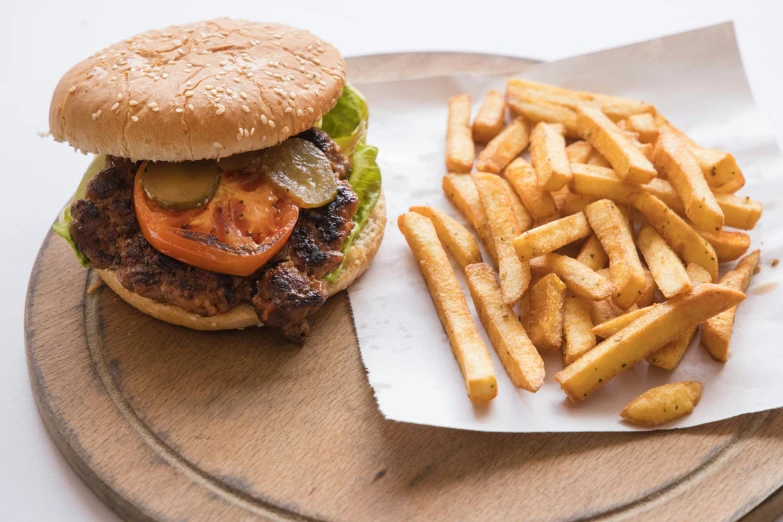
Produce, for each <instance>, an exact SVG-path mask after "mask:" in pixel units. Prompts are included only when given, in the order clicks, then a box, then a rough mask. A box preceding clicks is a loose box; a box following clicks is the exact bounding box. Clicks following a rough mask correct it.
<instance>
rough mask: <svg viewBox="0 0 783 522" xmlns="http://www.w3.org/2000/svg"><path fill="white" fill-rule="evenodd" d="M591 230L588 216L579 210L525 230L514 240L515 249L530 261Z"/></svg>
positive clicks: (519, 254) (523, 259)
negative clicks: (576, 212)
mask: <svg viewBox="0 0 783 522" xmlns="http://www.w3.org/2000/svg"><path fill="white" fill-rule="evenodd" d="M590 232H591V230H590V225H588V223H587V218H586V217H585V215H584V213H582V212H579V213H578V214H573V215H571V216H568V217H564V218H560V219H557V220H555V221H551V222H549V223H547V224H545V225H541V226H540V227H536V228H532V229H530V230H528V231H527V232H523V233H522V234H521V235H520V236H519V237H518V238H516V239H515V240H514V249H515V250H516V252H517V255H518V256H519V258H520V259H521V260H522V261H530V260H531V259H533V258H534V257H538V256H540V255H543V254H548V253H549V252H553V251H555V250H557V249H558V248H561V247H564V246H566V245H567V244H569V243H573V242H574V241H576V240H577V239H582V238H583V237H587V236H588V235H589V234H590Z"/></svg>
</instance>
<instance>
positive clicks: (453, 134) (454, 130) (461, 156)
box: [446, 95, 476, 172]
mask: <svg viewBox="0 0 783 522" xmlns="http://www.w3.org/2000/svg"><path fill="white" fill-rule="evenodd" d="M475 158H476V147H475V145H473V137H472V136H471V133H470V96H467V95H461V96H452V97H451V98H449V120H448V125H447V127H446V168H447V169H448V170H450V171H452V172H470V169H472V168H473V160H474V159H475Z"/></svg>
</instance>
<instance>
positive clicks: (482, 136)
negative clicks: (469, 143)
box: [473, 91, 506, 143]
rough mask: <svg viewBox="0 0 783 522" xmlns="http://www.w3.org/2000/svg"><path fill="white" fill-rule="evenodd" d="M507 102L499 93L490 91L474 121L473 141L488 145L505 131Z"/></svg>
mask: <svg viewBox="0 0 783 522" xmlns="http://www.w3.org/2000/svg"><path fill="white" fill-rule="evenodd" d="M505 120H506V102H505V100H504V99H503V95H502V94H501V93H499V92H498V91H489V92H488V93H487V97H486V98H484V102H483V103H482V104H481V108H480V109H479V111H478V114H476V118H475V119H474V120H473V141H475V142H476V143H488V142H489V141H490V140H491V139H492V138H494V137H495V136H497V135H498V134H499V133H500V131H501V130H503V124H504V123H505Z"/></svg>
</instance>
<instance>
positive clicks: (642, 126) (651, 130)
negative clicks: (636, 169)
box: [625, 113, 658, 144]
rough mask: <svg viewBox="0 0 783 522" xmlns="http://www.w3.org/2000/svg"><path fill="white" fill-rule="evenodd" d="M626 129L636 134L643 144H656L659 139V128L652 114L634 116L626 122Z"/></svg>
mask: <svg viewBox="0 0 783 522" xmlns="http://www.w3.org/2000/svg"><path fill="white" fill-rule="evenodd" d="M625 124H626V128H627V129H628V130H630V131H633V132H635V133H636V135H637V136H638V137H639V141H641V142H642V143H653V144H654V143H655V140H657V139H658V126H657V125H656V124H655V118H653V116H652V114H650V113H644V114H634V115H633V116H631V117H629V118H628V119H627V120H625Z"/></svg>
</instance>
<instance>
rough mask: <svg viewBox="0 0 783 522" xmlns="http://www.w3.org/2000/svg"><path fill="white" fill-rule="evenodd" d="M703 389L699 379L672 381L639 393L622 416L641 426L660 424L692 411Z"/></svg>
mask: <svg viewBox="0 0 783 522" xmlns="http://www.w3.org/2000/svg"><path fill="white" fill-rule="evenodd" d="M702 390H703V386H702V384H701V383H700V382H698V381H684V382H670V383H669V384H664V385H663V386H658V387H657V388H652V389H650V390H647V391H646V392H644V393H643V394H641V395H639V396H638V397H637V398H635V399H634V400H633V401H632V402H631V403H630V404H628V406H626V407H625V408H624V409H623V411H622V412H621V413H620V417H622V418H623V419H625V420H627V421H628V422H631V423H633V424H639V425H640V426H660V425H661V424H666V423H667V422H671V421H673V420H675V419H679V418H680V417H683V416H685V415H688V414H689V413H691V412H692V411H693V409H694V408H695V407H696V405H697V404H699V399H701V392H702Z"/></svg>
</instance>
